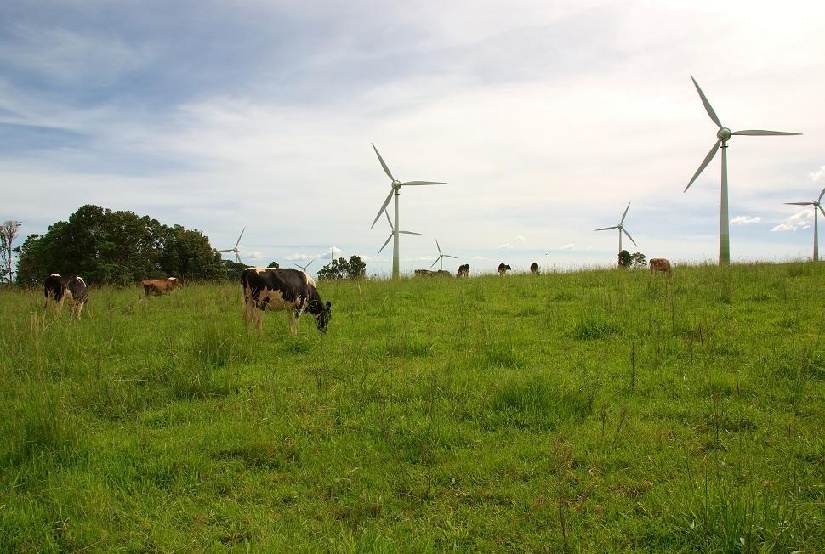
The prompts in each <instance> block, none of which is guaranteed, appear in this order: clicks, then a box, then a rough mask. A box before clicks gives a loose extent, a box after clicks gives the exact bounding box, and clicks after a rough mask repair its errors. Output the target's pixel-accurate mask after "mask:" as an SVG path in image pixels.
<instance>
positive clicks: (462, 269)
mask: <svg viewBox="0 0 825 554" xmlns="http://www.w3.org/2000/svg"><path fill="white" fill-rule="evenodd" d="M457 275H458V277H469V276H470V264H461V265H460V266H458V273H457Z"/></svg>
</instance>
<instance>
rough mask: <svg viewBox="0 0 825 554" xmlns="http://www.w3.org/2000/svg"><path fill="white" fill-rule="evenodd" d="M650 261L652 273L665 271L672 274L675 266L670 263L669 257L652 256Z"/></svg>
mask: <svg viewBox="0 0 825 554" xmlns="http://www.w3.org/2000/svg"><path fill="white" fill-rule="evenodd" d="M648 263H649V264H650V272H651V273H655V272H657V271H664V272H665V273H666V274H668V275H671V274H672V272H673V268H672V266H671V265H670V260H668V259H667V258H650V261H649V262H648Z"/></svg>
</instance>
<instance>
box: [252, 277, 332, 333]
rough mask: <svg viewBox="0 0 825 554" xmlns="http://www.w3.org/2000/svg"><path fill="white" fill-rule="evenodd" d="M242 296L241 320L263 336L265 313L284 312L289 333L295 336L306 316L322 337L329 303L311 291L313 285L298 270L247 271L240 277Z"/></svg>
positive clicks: (326, 324) (325, 326)
mask: <svg viewBox="0 0 825 554" xmlns="http://www.w3.org/2000/svg"><path fill="white" fill-rule="evenodd" d="M241 284H242V285H243V294H244V316H245V318H246V321H247V323H253V322H254V323H255V324H256V326H257V328H258V332H259V333H260V332H263V313H264V312H265V311H266V310H273V311H280V310H286V311H287V315H288V317H289V333H290V334H291V335H293V336H294V335H297V334H298V318H299V317H300V316H301V314H302V313H304V312H309V313H310V314H312V316H313V317H314V318H315V325H316V326H317V327H318V330H319V331H321V332H323V333H325V332H326V330H327V326H328V325H329V320H330V319H331V318H332V302H327V303H326V304H324V302H323V301H322V300H321V296H320V295H319V294H318V290H317V289H316V288H315V281H314V280H313V279H312V277H310V276H309V275H307V274H306V273H304V272H303V271H301V270H298V269H277V268H259V267H248V268H246V269H244V270H243V273H241Z"/></svg>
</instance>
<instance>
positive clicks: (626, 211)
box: [619, 202, 630, 225]
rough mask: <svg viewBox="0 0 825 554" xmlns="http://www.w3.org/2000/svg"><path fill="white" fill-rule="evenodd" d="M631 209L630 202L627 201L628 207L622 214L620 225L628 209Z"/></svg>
mask: <svg viewBox="0 0 825 554" xmlns="http://www.w3.org/2000/svg"><path fill="white" fill-rule="evenodd" d="M629 209H630V202H628V203H627V208H625V209H624V213H623V214H622V220H621V221H620V222H619V225H621V224H622V223H624V218H625V216H626V215H627V210H629Z"/></svg>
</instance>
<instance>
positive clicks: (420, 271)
mask: <svg viewBox="0 0 825 554" xmlns="http://www.w3.org/2000/svg"><path fill="white" fill-rule="evenodd" d="M414 273H415V275H417V276H418V277H432V276H433V275H435V271H430V270H429V269H416V270H415V272H414Z"/></svg>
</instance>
